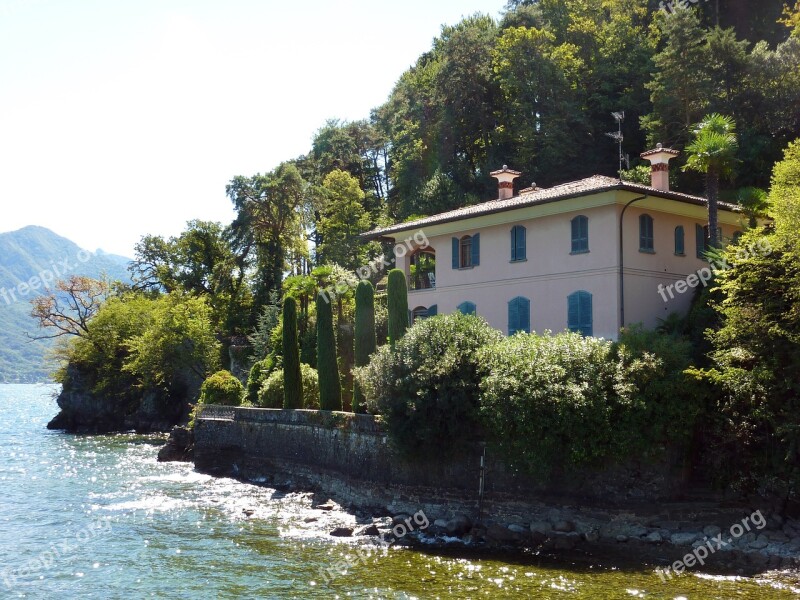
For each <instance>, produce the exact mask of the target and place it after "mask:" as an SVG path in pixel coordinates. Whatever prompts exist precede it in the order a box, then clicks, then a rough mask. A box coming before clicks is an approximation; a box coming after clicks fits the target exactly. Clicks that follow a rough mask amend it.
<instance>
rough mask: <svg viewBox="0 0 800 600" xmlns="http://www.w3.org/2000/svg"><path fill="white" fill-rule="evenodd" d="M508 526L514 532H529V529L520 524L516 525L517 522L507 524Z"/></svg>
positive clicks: (523, 533)
mask: <svg viewBox="0 0 800 600" xmlns="http://www.w3.org/2000/svg"><path fill="white" fill-rule="evenodd" d="M508 528H509V529H510V530H511V531H513V532H514V533H519V534H521V535H525V534H527V533H530V531H529V530H528V529H527V528H525V527H523V526H522V525H518V524H517V523H512V524H511V525H509V526H508Z"/></svg>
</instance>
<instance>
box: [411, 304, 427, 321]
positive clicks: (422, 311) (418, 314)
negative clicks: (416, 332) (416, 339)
mask: <svg viewBox="0 0 800 600" xmlns="http://www.w3.org/2000/svg"><path fill="white" fill-rule="evenodd" d="M427 318H428V309H427V308H425V307H424V306H418V307H417V308H415V309H414V310H412V311H411V324H412V325H413V324H414V323H416V322H417V320H419V319H427Z"/></svg>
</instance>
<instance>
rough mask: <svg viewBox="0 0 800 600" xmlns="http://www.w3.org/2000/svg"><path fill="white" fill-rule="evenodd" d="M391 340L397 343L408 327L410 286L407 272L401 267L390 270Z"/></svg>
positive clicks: (388, 290) (388, 288)
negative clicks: (407, 283)
mask: <svg viewBox="0 0 800 600" xmlns="http://www.w3.org/2000/svg"><path fill="white" fill-rule="evenodd" d="M387 293H388V298H389V300H388V301H389V342H390V343H391V344H396V343H397V342H398V341H399V340H400V338H402V337H403V334H404V333H405V332H406V329H408V288H407V286H406V274H405V273H403V271H402V270H400V269H392V270H391V271H389V283H388V286H387Z"/></svg>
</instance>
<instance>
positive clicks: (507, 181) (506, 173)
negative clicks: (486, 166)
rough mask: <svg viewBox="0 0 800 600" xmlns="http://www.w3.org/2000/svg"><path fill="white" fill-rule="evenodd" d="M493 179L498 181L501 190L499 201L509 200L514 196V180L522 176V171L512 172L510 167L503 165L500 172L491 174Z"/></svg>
mask: <svg viewBox="0 0 800 600" xmlns="http://www.w3.org/2000/svg"><path fill="white" fill-rule="evenodd" d="M489 175H491V176H492V177H494V178H495V179H497V182H498V188H499V195H498V199H499V200H507V199H509V198H512V197H513V196H514V180H515V179H516V178H517V177H519V176H520V175H522V173H521V172H520V171H512V170H511V169H509V168H508V165H503V168H502V169H500V170H499V171H492V172H491V173H489Z"/></svg>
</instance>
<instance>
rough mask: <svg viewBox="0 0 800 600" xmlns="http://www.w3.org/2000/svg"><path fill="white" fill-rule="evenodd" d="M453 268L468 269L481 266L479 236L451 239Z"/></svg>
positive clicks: (477, 234)
mask: <svg viewBox="0 0 800 600" xmlns="http://www.w3.org/2000/svg"><path fill="white" fill-rule="evenodd" d="M452 241H453V268H454V269H468V268H470V267H477V266H478V265H479V264H481V234H479V233H476V234H474V235H465V236H464V237H462V238H461V239H459V238H453V240H452Z"/></svg>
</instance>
